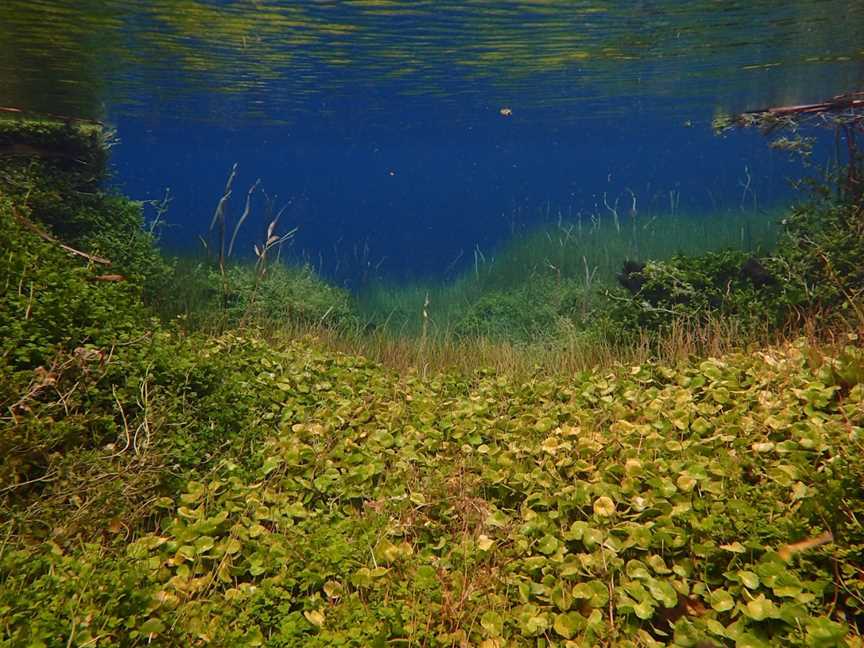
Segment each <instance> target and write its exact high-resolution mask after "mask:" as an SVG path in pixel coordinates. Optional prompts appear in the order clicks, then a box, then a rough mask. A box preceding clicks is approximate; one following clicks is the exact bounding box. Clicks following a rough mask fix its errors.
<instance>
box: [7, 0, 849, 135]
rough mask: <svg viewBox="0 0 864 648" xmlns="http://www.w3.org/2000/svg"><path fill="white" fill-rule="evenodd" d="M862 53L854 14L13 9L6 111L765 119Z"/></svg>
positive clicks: (441, 5) (645, 1) (480, 7)
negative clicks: (710, 104)
mask: <svg viewBox="0 0 864 648" xmlns="http://www.w3.org/2000/svg"><path fill="white" fill-rule="evenodd" d="M862 42H864V5H861V4H858V3H848V2H845V1H842V0H829V1H825V2H813V1H812V0H799V1H797V2H786V3H777V2H773V1H764V0H762V1H751V2H746V3H744V2H733V1H731V0H726V1H724V2H714V1H712V2H706V1H704V0H701V1H695V2H680V3H679V2H659V1H649V0H642V1H634V2H608V1H607V2H603V1H600V0H582V1H578V2H555V1H546V2H544V1H538V0H535V1H530V2H528V1H522V2H519V1H510V2H490V1H488V0H469V1H467V2H452V1H445V2H441V1H435V2H432V1H415V2H410V1H409V2H384V1H351V0H346V1H341V2H340V1H320V2H303V3H300V2H272V1H270V2H267V1H245V2H213V1H211V2H205V1H202V0H182V1H180V2H176V1H174V0H170V1H168V0H155V1H152V2H134V3H130V2H126V1H124V0H107V1H104V2H103V1H99V2H95V1H92V0H91V1H84V2H79V1H72V0H62V1H50V0H7V1H6V2H4V3H3V4H2V7H0V80H2V86H0V97H2V99H3V100H4V102H6V103H11V104H12V105H15V106H23V107H29V108H37V109H42V110H48V109H51V108H53V109H55V111H60V112H71V113H75V114H78V115H86V116H98V115H99V114H101V112H102V110H103V108H102V105H103V102H110V103H111V105H112V107H113V108H115V109H121V110H124V111H127V112H132V113H135V112H144V113H153V111H157V112H164V113H173V112H177V111H180V112H182V113H183V114H184V115H186V116H187V117H188V118H190V119H195V118H197V119H217V120H220V119H221V120H229V119H237V118H240V117H244V116H246V117H251V118H254V119H256V120H264V121H273V122H279V121H283V120H289V121H290V120H292V119H295V118H296V111H297V110H301V111H302V110H312V111H317V110H322V109H326V107H325V106H323V105H322V104H328V105H338V104H340V103H341V102H351V101H354V102H360V103H361V104H362V105H363V109H364V110H367V111H372V112H378V111H380V110H383V109H384V106H383V105H381V104H380V103H378V101H379V99H378V98H379V97H386V96H390V95H391V94H393V93H395V94H397V95H401V96H405V97H423V98H426V99H427V100H432V99H434V100H435V101H444V102H447V103H449V104H452V105H457V106H458V105H461V106H466V105H469V104H470V103H472V102H481V103H492V104H496V103H500V104H501V105H505V104H514V105H518V106H519V107H520V108H521V109H525V108H527V107H531V108H540V107H543V108H548V109H550V110H551V111H553V112H554V114H555V115H556V118H557V119H564V120H566V119H567V118H568V115H570V116H573V115H581V114H582V112H583V109H584V106H590V107H591V109H592V110H594V111H601V112H603V113H613V114H621V113H626V112H627V111H628V110H629V108H628V107H627V106H626V104H622V103H620V102H619V101H617V100H616V97H619V98H620V97H626V96H643V97H644V96H649V97H650V96H655V97H656V96H665V97H672V98H675V100H676V101H677V102H683V103H686V102H689V101H692V100H695V99H699V98H702V99H704V98H706V97H711V98H713V99H714V100H715V101H716V102H717V103H729V104H735V105H736V107H754V106H753V105H751V104H754V103H755V104H758V103H760V102H787V103H788V102H790V101H796V100H801V99H804V98H808V97H809V98H812V97H813V96H814V95H818V94H819V93H821V94H826V93H827V94H830V93H832V92H833V91H835V90H838V88H839V89H842V88H843V87H845V86H846V85H848V84H849V83H850V81H858V80H860V79H861V76H860V75H861V65H860V63H861V61H862V60H864V46H862V45H861V43H862ZM828 71H830V73H827V72H828ZM200 93H205V94H206V95H207V96H208V100H207V101H206V102H203V103H202V102H201V101H200V100H199V96H200ZM370 118H371V119H374V117H370Z"/></svg>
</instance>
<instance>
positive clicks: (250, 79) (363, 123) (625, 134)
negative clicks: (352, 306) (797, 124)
mask: <svg viewBox="0 0 864 648" xmlns="http://www.w3.org/2000/svg"><path fill="white" fill-rule="evenodd" d="M862 82H864V3H861V2H851V1H841V0H810V1H798V2H794V1H792V2H777V1H776V0H747V1H744V0H741V1H732V0H711V1H706V0H694V1H689V2H687V1H683V0H674V1H673V0H663V1H661V0H655V1H648V0H642V1H639V0H632V1H627V2H624V1H619V2H611V1H599V0H574V1H569V2H568V1H563V0H558V1H542V0H530V1H529V0H523V1H515V0H514V1H508V2H505V1H495V0H468V1H463V2H451V1H448V0H435V1H434V2H433V1H415V2H411V1H397V0H354V1H349V0H342V1H340V0H306V1H304V2H285V1H276V0H273V1H265V0H258V1H253V0H249V1H244V2H239V1H235V2H228V1H224V0H223V1H216V0H212V1H204V0H176V1H170V2H169V1H167V0H157V1H153V2H148V1H146V0H141V1H140V2H121V1H119V0H107V1H99V2H97V1H95V0H92V1H90V0H85V1H80V0H79V1H75V0H59V1H53V2H51V1H47V0H42V1H34V0H5V1H4V2H3V3H2V6H0V105H2V106H11V107H18V108H24V109H29V110H34V111H41V112H48V113H54V114H63V115H72V116H78V117H89V118H96V119H101V120H105V121H106V122H108V123H109V124H111V125H113V126H114V127H115V128H116V129H117V132H118V135H119V138H120V144H119V145H118V146H117V147H116V148H115V149H114V158H113V159H114V165H115V182H116V184H117V185H118V186H119V187H120V188H122V190H123V191H125V192H127V193H128V194H129V195H131V196H133V197H135V198H141V199H153V198H158V197H160V196H161V195H162V194H163V193H164V190H165V188H166V187H170V189H171V192H172V195H173V201H172V203H171V208H170V211H169V212H168V214H167V217H168V220H169V222H170V223H171V225H172V226H171V227H169V228H168V229H166V230H165V231H164V243H165V244H166V245H167V246H169V247H173V248H176V249H181V250H186V251H192V250H194V249H196V247H197V246H198V245H199V243H198V235H199V234H202V233H203V232H205V231H206V228H207V226H208V224H209V221H210V218H211V216H212V214H213V210H214V208H215V206H216V203H217V202H218V200H219V198H220V196H221V192H222V189H223V187H224V184H225V180H226V176H227V174H228V171H229V169H230V168H231V166H232V164H234V163H235V162H236V163H238V164H239V167H238V168H239V173H238V177H237V181H236V186H235V197H234V202H233V209H234V210H235V211H234V213H235V215H236V214H237V213H239V211H240V210H242V198H243V197H244V196H245V192H246V190H247V188H248V187H249V186H250V185H251V184H252V183H253V182H254V181H255V179H256V178H261V180H262V187H263V188H264V190H265V191H266V192H267V193H268V194H269V195H270V196H277V198H276V203H275V204H277V205H278V206H280V207H281V206H282V205H287V208H286V210H285V213H284V216H283V220H282V223H283V224H284V226H285V227H286V228H287V227H294V226H297V227H298V228H299V229H298V232H297V236H296V238H295V240H294V243H293V245H294V253H295V254H297V255H298V256H302V257H304V258H308V259H310V260H311V261H312V262H313V263H314V264H315V265H316V266H317V267H319V269H320V270H321V271H322V272H323V273H324V274H325V275H327V276H329V277H331V278H332V279H335V280H336V281H339V282H344V283H348V284H356V283H357V281H358V277H359V276H360V275H361V274H362V272H363V268H364V267H365V268H367V269H368V267H369V266H370V265H372V266H373V267H374V268H376V273H377V274H378V275H380V276H381V277H388V278H396V279H399V278H403V279H404V278H417V277H426V276H441V275H442V274H443V273H444V271H445V269H447V268H451V269H452V267H453V266H452V262H453V261H454V260H455V259H460V258H461V259H463V261H461V262H457V264H456V267H458V266H459V263H465V264H467V263H469V257H470V251H471V250H474V249H475V247H477V246H479V247H480V248H481V249H491V248H493V247H494V246H495V245H497V244H500V243H501V242H503V241H505V240H507V239H508V238H510V237H511V236H513V235H514V234H518V233H520V232H524V231H526V230H527V229H528V228H530V227H531V226H533V225H535V224H537V223H540V222H543V221H546V220H554V219H556V218H558V216H559V214H562V215H564V216H565V217H573V216H574V215H577V214H580V213H581V214H600V215H603V214H606V213H607V212H606V211H605V210H604V208H603V205H602V199H603V195H604V194H605V195H606V196H607V200H609V201H613V200H614V199H616V198H620V199H621V200H622V202H623V201H625V200H629V196H630V195H631V194H630V193H629V192H631V191H632V192H633V194H635V195H636V196H637V198H638V201H639V208H640V210H643V212H645V213H649V212H658V213H659V212H663V211H668V210H669V209H670V192H673V193H674V195H675V196H680V198H679V203H678V205H677V210H678V212H679V213H681V214H688V215H690V214H692V215H694V216H696V215H699V214H702V213H708V212H718V211H723V210H729V209H733V210H734V209H738V208H739V206H740V204H741V203H742V183H743V182H745V179H746V178H747V177H748V176H749V177H750V180H751V189H752V193H753V194H755V197H756V204H755V206H756V208H757V209H770V208H772V207H774V206H776V205H780V204H783V203H785V202H786V201H788V200H790V198H791V197H792V193H791V191H790V188H789V182H788V180H789V178H795V177H799V176H800V175H801V174H802V172H803V171H802V169H801V166H800V164H799V163H798V162H797V161H795V160H792V159H790V158H789V156H788V155H787V154H784V153H780V152H775V151H771V150H770V149H769V148H768V147H766V145H765V141H764V139H763V138H762V137H761V136H760V135H759V134H757V133H747V132H737V133H732V134H730V135H727V136H726V137H723V138H718V137H716V136H715V135H714V134H713V132H712V130H711V128H710V123H711V120H712V118H713V117H714V116H715V115H716V114H717V113H718V112H723V111H725V112H734V111H740V110H746V109H756V108H762V107H766V106H770V105H777V104H781V105H782V104H794V103H799V102H807V101H817V100H820V99H823V98H825V97H829V96H832V95H834V94H838V93H841V92H845V91H850V90H855V89H860V87H861V85H862ZM826 150H827V147H826ZM822 154H825V153H824V152H823V153H822ZM751 200H752V196H751V197H748V206H750V205H751ZM265 227H266V215H265V209H264V204H263V197H262V195H261V194H260V193H259V194H257V195H256V196H255V200H254V201H253V212H252V215H251V216H250V221H249V226H248V227H246V228H244V230H243V231H242V232H241V239H240V241H239V248H240V249H241V250H242V251H244V252H245V253H247V254H251V248H252V243H253V241H255V240H259V239H260V237H261V232H262V231H263V230H264V228H265ZM460 255H461V256H460Z"/></svg>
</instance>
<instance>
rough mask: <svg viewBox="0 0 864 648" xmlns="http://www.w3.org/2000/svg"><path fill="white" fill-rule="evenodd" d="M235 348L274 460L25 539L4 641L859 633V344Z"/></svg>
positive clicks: (254, 419)
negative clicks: (723, 348)
mask: <svg viewBox="0 0 864 648" xmlns="http://www.w3.org/2000/svg"><path fill="white" fill-rule="evenodd" d="M217 344H218V345H219V346H221V347H222V348H223V349H230V350H232V352H233V353H235V354H244V355H245V354H251V355H250V356H249V357H250V358H254V364H253V373H254V378H253V381H254V383H255V387H256V393H257V401H256V402H255V403H254V405H252V408H253V410H254V411H255V415H253V416H250V417H247V418H246V421H247V425H249V426H251V428H252V429H255V430H260V431H262V437H263V440H262V441H261V442H257V443H253V444H250V447H248V452H249V454H250V455H251V456H252V457H253V458H254V461H249V462H246V466H245V467H244V466H241V465H239V464H238V463H237V462H236V461H235V460H233V459H230V458H225V459H224V460H222V461H221V462H220V463H218V464H217V465H216V466H214V468H213V470H212V471H210V472H209V473H200V475H199V476H198V477H197V478H196V479H193V480H191V481H188V482H187V483H186V484H185V486H184V487H183V488H182V493H181V494H178V495H177V496H171V495H170V494H167V493H164V492H163V493H160V497H159V498H158V499H155V501H153V502H151V503H150V505H151V506H152V507H153V510H154V511H157V512H158V511H161V513H156V515H155V519H156V520H158V521H157V522H155V526H153V527H152V529H153V531H152V532H150V533H146V532H140V531H139V532H136V531H135V530H134V529H127V528H123V527H122V526H121V525H112V524H111V522H110V521H109V520H105V524H104V528H103V529H100V531H103V532H104V536H105V537H107V538H109V539H113V541H111V540H109V541H107V542H105V543H103V545H102V546H100V545H93V544H85V545H81V546H61V544H60V543H58V542H54V541H51V540H50V539H49V540H48V541H45V542H43V543H42V544H37V545H32V546H28V545H27V544H26V542H23V541H22V543H15V542H13V543H11V544H10V543H9V542H7V543H6V544H5V545H4V547H3V550H2V557H0V632H2V636H3V637H4V639H5V640H6V641H8V642H10V643H11V644H12V645H67V641H68V642H70V643H69V644H68V645H84V644H87V645H143V644H146V643H156V644H161V645H197V644H211V645H225V646H241V645H249V646H255V645H268V646H300V645H303V646H316V645H318V646H335V645H354V646H370V645H380V646H386V645H418V646H419V645H426V646H436V645H438V646H450V645H457V646H458V645H483V646H486V647H491V646H504V645H516V646H519V645H524V646H540V645H545V646H553V645H558V646H593V645H619V646H620V645H625V646H626V645H662V644H669V643H674V644H675V645H680V646H697V645H701V646H708V645H733V644H734V645H738V646H763V645H784V646H795V645H800V646H805V645H806V646H835V645H847V644H848V645H861V640H860V633H861V628H862V615H864V578H862V574H864V572H862V564H864V527H862V520H864V504H862V502H864V463H862V459H861V457H862V445H864V438H862V425H864V384H862V379H864V355H862V352H861V350H860V348H858V347H857V346H850V347H848V348H847V349H846V350H845V351H843V352H842V353H840V354H839V355H838V356H837V357H824V356H823V355H821V354H820V352H819V351H817V350H816V349H815V348H812V347H809V346H807V345H806V344H804V343H799V344H794V345H789V346H787V347H784V348H778V349H773V350H767V351H765V352H760V353H754V354H749V355H746V354H742V355H731V356H728V357H725V358H721V359H709V360H705V361H704V362H696V363H693V364H691V365H687V366H682V367H680V368H666V367H660V366H653V365H643V366H636V367H630V368H621V369H620V370H617V371H612V372H608V373H599V372H595V373H591V374H585V375H581V376H575V377H573V378H572V379H569V380H564V379H554V380H553V379H544V378H539V377H538V378H536V379H534V380H531V381H528V382H524V383H517V382H515V381H511V380H508V379H505V378H502V377H500V376H494V375H490V374H484V373H482V372H481V373H478V374H476V375H474V376H471V377H459V376H456V375H450V376H448V375H441V376H438V377H434V378H427V379H421V378H419V377H416V376H414V377H411V376H409V377H407V378H401V379H400V378H399V377H398V376H396V375H394V374H392V373H390V372H388V371H386V370H385V369H383V368H381V367H379V366H377V365H374V364H371V363H369V362H367V361H364V360H362V359H359V358H353V357H348V356H342V355H337V354H332V353H325V352H322V351H319V350H316V348H315V345H314V344H313V345H310V344H301V343H295V344H292V345H290V346H288V347H287V348H285V349H283V350H280V351H276V350H273V351H271V352H269V353H267V354H261V353H259V352H257V351H254V349H258V348H259V345H255V344H252V346H251V347H250V346H249V343H247V342H244V341H243V340H242V339H241V338H238V337H236V336H235V335H229V336H226V337H224V338H222V340H221V341H219V342H218V343H217ZM244 349H245V350H244ZM243 364H244V363H241V365H243ZM225 380H226V381H228V380H231V374H230V373H226V375H225ZM165 434H170V432H168V431H166V432H165ZM256 465H257V467H255V466H256ZM250 466H251V468H250ZM124 540H127V541H128V546H126V547H125V549H124V548H123V545H124V542H123V541H124Z"/></svg>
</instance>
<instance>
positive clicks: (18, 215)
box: [12, 207, 111, 266]
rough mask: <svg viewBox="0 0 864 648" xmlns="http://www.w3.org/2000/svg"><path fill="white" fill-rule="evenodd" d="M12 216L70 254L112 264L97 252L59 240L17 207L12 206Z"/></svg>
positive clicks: (105, 264)
mask: <svg viewBox="0 0 864 648" xmlns="http://www.w3.org/2000/svg"><path fill="white" fill-rule="evenodd" d="M12 216H14V217H15V220H17V221H18V222H19V223H21V225H23V226H24V227H26V228H27V229H28V230H30V231H31V232H33V233H34V234H36V236H38V237H39V238H41V239H42V240H44V241H48V242H49V243H53V244H54V245H57V246H59V247H61V248H62V249H64V250H66V251H67V252H68V253H69V254H73V255H75V256H78V257H81V258H84V259H87V260H88V261H90V262H91V263H96V264H99V265H104V266H110V265H111V261H109V260H108V259H106V258H104V257H100V256H96V255H95V254H87V253H86V252H82V251H81V250H76V249H75V248H73V247H71V246H69V245H66V244H65V243H63V242H62V241H58V240H57V239H56V238H54V237H53V236H51V235H50V234H49V233H48V232H46V231H45V230H43V229H42V228H41V227H39V226H38V225H36V223H34V222H33V221H31V220H30V219H28V218H26V217H24V216H22V215H21V213H20V212H19V211H18V210H17V209H15V208H14V207H13V208H12Z"/></svg>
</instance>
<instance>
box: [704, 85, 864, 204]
mask: <svg viewBox="0 0 864 648" xmlns="http://www.w3.org/2000/svg"><path fill="white" fill-rule="evenodd" d="M713 126H714V130H715V131H717V132H722V131H726V130H728V129H730V128H735V127H754V128H758V129H759V130H760V131H761V132H762V133H763V134H764V135H772V134H773V133H774V132H775V131H779V130H785V131H787V132H791V133H792V135H793V137H792V138H787V137H780V138H777V139H775V141H774V142H772V144H771V146H772V147H773V148H778V149H785V150H788V151H790V152H798V153H800V154H801V155H803V156H805V157H806V156H809V154H810V151H811V149H812V147H813V143H814V142H815V139H814V138H808V137H803V136H802V135H801V134H800V131H802V130H803V129H804V128H814V127H816V128H829V129H832V130H833V131H834V145H835V149H836V157H837V160H838V164H839V160H841V158H842V153H841V150H842V144H843V143H845V148H846V153H845V158H846V164H845V173H846V178H845V180H844V181H842V184H841V186H840V187H839V188H840V190H841V191H842V192H843V194H844V195H845V197H846V198H848V199H851V200H852V201H854V202H860V201H861V200H862V199H864V150H862V148H861V144H860V141H859V140H860V138H861V137H864V92H848V93H845V94H841V95H836V96H834V97H831V98H830V99H827V100H825V101H822V102H819V103H812V104H798V105H793V106H776V107H773V108H764V109H762V110H749V111H747V112H743V113H740V114H738V115H731V116H730V115H724V116H722V117H718V118H717V119H715V120H714V123H713Z"/></svg>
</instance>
